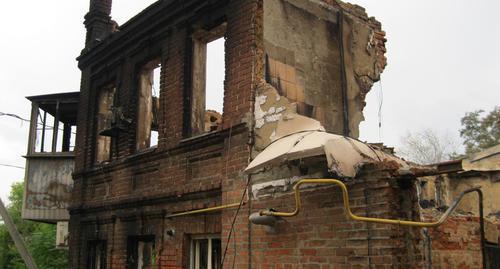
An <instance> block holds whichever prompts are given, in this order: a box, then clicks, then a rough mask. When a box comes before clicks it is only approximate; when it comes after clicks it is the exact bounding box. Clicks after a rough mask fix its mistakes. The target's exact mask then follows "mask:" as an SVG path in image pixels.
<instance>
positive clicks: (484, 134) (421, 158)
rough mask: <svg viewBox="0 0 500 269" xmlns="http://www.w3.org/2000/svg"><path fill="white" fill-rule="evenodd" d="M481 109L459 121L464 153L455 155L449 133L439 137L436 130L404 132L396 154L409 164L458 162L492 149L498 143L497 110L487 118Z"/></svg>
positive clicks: (455, 145) (499, 121)
mask: <svg viewBox="0 0 500 269" xmlns="http://www.w3.org/2000/svg"><path fill="white" fill-rule="evenodd" d="M484 114H485V111H484V110H476V111H473V112H467V113H465V116H464V117H462V119H461V124H462V128H461V129H460V136H461V137H462V139H463V145H464V149H465V153H464V154H459V153H457V151H458V143H457V142H455V141H454V140H453V139H452V137H451V136H450V135H449V134H446V135H439V134H438V133H437V132H436V131H435V130H432V129H425V130H422V131H420V132H413V133H407V134H406V135H405V136H404V137H402V138H401V147H400V148H398V150H397V152H398V154H399V155H401V156H402V157H404V158H405V159H407V160H409V161H413V162H416V163H419V164H431V163H438V162H442V161H447V160H458V159H462V158H467V157H470V156H471V155H472V154H474V153H477V152H480V151H482V150H485V149H487V148H489V147H493V146H495V145H498V144H499V143H500V107H499V106H497V107H495V108H494V109H493V110H492V111H490V112H489V113H487V114H486V115H484Z"/></svg>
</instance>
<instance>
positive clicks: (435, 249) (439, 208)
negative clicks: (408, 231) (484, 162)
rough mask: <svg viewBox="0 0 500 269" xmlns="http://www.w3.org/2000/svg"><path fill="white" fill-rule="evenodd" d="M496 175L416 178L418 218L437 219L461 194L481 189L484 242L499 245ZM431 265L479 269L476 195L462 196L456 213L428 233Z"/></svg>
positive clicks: (499, 192)
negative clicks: (419, 214)
mask: <svg viewBox="0 0 500 269" xmlns="http://www.w3.org/2000/svg"><path fill="white" fill-rule="evenodd" d="M499 175H500V174H499V173H498V172H497V171H494V172H465V173H451V174H444V175H438V176H429V177H423V178H420V179H419V186H418V189H419V191H418V194H419V204H420V207H421V209H420V212H421V218H422V219H423V220H431V219H437V218H439V217H440V216H441V215H442V214H443V211H444V210H445V209H447V208H448V207H449V206H450V205H451V204H452V203H453V200H454V199H455V198H456V197H457V196H458V195H460V193H461V192H462V191H465V190H467V189H470V188H473V187H480V188H481V190H482V192H483V210H484V216H485V222H484V224H485V239H486V241H487V242H489V243H493V244H498V242H499V239H500V207H499V206H498V205H499V204H500V180H499V178H500V177H499ZM430 239H431V246H432V263H433V266H434V267H435V268H449V267H448V266H451V267H457V268H460V267H462V268H480V267H481V262H482V261H481V258H482V255H481V248H480V226H479V207H478V196H477V195H476V193H472V194H467V195H466V196H464V198H463V199H462V201H461V202H460V204H459V205H458V207H457V209H456V211H455V213H453V214H452V216H451V217H450V218H449V219H448V220H447V221H446V222H445V223H444V224H443V225H441V226H439V227H437V228H435V229H431V230H430Z"/></svg>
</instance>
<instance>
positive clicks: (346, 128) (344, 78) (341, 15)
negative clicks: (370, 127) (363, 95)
mask: <svg viewBox="0 0 500 269" xmlns="http://www.w3.org/2000/svg"><path fill="white" fill-rule="evenodd" d="M338 8H339V14H338V23H339V26H338V32H339V49H340V72H341V77H340V81H341V84H340V85H341V91H342V116H343V120H342V122H343V130H342V131H343V135H344V136H349V135H350V133H351V130H349V104H348V100H347V74H346V68H345V59H344V58H345V52H344V10H343V9H342V7H341V6H340V5H338Z"/></svg>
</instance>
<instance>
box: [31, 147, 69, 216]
mask: <svg viewBox="0 0 500 269" xmlns="http://www.w3.org/2000/svg"><path fill="white" fill-rule="evenodd" d="M73 169H74V156H72V155H69V154H68V155H67V156H57V157H54V156H43V157H31V156H30V157H27V171H26V178H25V183H26V184H25V191H24V204H23V212H22V217H23V218H24V219H30V220H41V221H47V222H56V221H63V220H69V214H68V211H67V208H68V205H69V202H70V198H71V191H72V189H73V178H72V173H73Z"/></svg>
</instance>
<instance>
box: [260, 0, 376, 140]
mask: <svg viewBox="0 0 500 269" xmlns="http://www.w3.org/2000/svg"><path fill="white" fill-rule="evenodd" d="M342 5H343V16H339V7H338V6H333V5H330V4H326V3H324V2H322V1H316V0H308V1H296V0H273V1H270V0H266V1H264V27H263V35H264V50H265V64H266V71H265V75H266V82H267V83H268V84H267V83H266V82H262V83H260V85H259V86H258V87H257V94H256V102H255V118H256V125H255V128H256V138H257V139H256V147H257V149H261V148H263V147H265V146H267V145H268V144H269V143H270V141H271V139H272V135H273V132H274V130H275V128H276V121H277V120H279V119H280V118H281V117H283V115H286V114H290V113H292V114H293V113H299V114H301V115H304V116H308V117H313V118H315V119H317V120H319V121H320V122H321V124H322V125H323V126H324V127H325V129H326V130H327V131H329V132H332V133H337V134H343V124H344V123H343V116H344V112H343V99H342V85H343V84H342V76H343V72H342V64H343V63H344V64H345V74H346V85H345V86H346V89H347V100H348V101H347V102H348V103H347V107H348V116H349V130H350V133H349V135H350V136H351V137H358V135H359V123H360V122H361V121H362V120H363V113H362V110H363V108H364V106H365V102H364V99H365V96H366V94H367V93H368V91H369V90H370V88H371V86H372V84H373V83H374V82H375V81H377V80H379V79H380V73H381V72H382V70H383V68H384V67H385V63H386V61H385V57H384V52H385V47H384V43H385V38H384V32H382V31H381V26H380V23H378V22H377V21H376V20H375V19H373V18H368V17H367V15H366V13H364V10H363V9H362V8H360V7H358V6H352V5H344V4H342ZM339 18H343V27H339ZM341 28H342V29H343V33H342V38H341V37H340V35H339V29H341ZM340 40H343V47H344V57H343V61H342V59H341V58H342V57H341V55H342V54H341V46H340ZM266 84H267V85H266Z"/></svg>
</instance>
